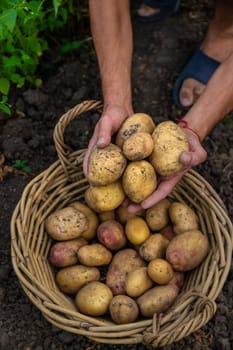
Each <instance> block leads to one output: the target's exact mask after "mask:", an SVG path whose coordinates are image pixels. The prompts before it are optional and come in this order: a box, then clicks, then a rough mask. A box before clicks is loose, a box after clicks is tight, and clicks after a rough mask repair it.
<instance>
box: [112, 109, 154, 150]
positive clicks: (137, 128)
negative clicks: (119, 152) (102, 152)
mask: <svg viewBox="0 0 233 350" xmlns="http://www.w3.org/2000/svg"><path fill="white" fill-rule="evenodd" d="M154 128H155V123H154V121H153V119H152V118H151V116H150V115H148V114H146V113H134V114H132V115H131V116H129V117H128V118H127V119H125V121H124V122H123V124H122V125H121V127H120V129H119V130H118V132H117V135H116V141H115V143H116V145H117V146H119V147H121V148H122V147H123V144H124V142H125V141H126V140H127V139H128V138H129V137H130V136H131V135H133V134H135V133H137V132H148V133H149V134H152V133H153V131H154Z"/></svg>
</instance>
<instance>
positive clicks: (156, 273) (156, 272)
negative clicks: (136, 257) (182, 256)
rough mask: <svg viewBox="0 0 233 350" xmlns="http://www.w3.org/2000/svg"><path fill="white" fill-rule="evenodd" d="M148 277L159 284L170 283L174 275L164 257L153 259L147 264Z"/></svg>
mask: <svg viewBox="0 0 233 350" xmlns="http://www.w3.org/2000/svg"><path fill="white" fill-rule="evenodd" d="M147 272H148V275H149V277H150V278H151V279H152V281H154V282H155V283H157V284H159V285H163V284H168V283H170V281H171V279H172V278H173V276H174V271H173V268H172V266H171V264H170V263H169V262H168V261H167V260H165V259H159V258H157V259H153V260H151V261H150V262H149V264H148V266H147Z"/></svg>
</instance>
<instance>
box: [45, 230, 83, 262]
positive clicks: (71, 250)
mask: <svg viewBox="0 0 233 350" xmlns="http://www.w3.org/2000/svg"><path fill="white" fill-rule="evenodd" d="M86 244H87V241H86V240H85V239H84V238H83V237H79V238H74V239H71V240H69V241H64V242H57V243H55V244H53V245H52V247H51V249H50V253H49V261H50V263H51V264H52V265H53V266H57V267H65V266H71V265H74V264H76V263H77V262H78V257H77V251H78V250H79V248H80V247H82V246H83V245H86Z"/></svg>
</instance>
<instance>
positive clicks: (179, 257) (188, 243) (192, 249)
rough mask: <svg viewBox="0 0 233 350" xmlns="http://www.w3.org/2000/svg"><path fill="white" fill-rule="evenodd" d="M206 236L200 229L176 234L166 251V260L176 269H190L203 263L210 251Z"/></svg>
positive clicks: (182, 270) (183, 270)
mask: <svg viewBox="0 0 233 350" xmlns="http://www.w3.org/2000/svg"><path fill="white" fill-rule="evenodd" d="M209 249H210V246H209V242H208V239H207V238H206V236H205V235H204V234H203V233H202V232H201V231H199V230H193V231H187V232H184V233H181V234H179V235H177V236H175V237H174V238H173V239H172V240H171V241H170V243H169V245H168V247H167V251H166V260H167V261H168V262H169V263H170V264H171V265H172V267H173V269H174V270H175V271H181V272H185V271H190V270H192V269H194V268H196V267H197V266H199V265H200V264H201V262H202V261H203V260H204V259H205V257H206V256H207V254H208V252H209Z"/></svg>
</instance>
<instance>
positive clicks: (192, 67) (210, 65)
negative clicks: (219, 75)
mask: <svg viewBox="0 0 233 350" xmlns="http://www.w3.org/2000/svg"><path fill="white" fill-rule="evenodd" d="M219 64H220V62H218V61H216V60H215V59H213V58H211V57H209V56H207V55H205V54H204V53H203V52H202V51H201V50H200V49H198V50H196V51H195V53H194V54H193V56H192V57H191V59H190V61H189V62H188V64H186V66H185V67H184V68H183V70H182V71H181V73H180V74H179V76H178V78H177V80H176V82H175V84H174V87H173V100H174V102H175V104H176V106H177V107H179V108H181V109H187V107H184V106H182V105H181V103H180V97H179V94H180V88H181V86H182V83H183V81H184V80H185V79H187V78H193V79H195V80H198V81H200V82H201V83H202V84H205V85H206V84H207V83H208V81H209V79H210V78H211V76H212V75H213V73H214V72H215V70H216V69H217V68H218V66H219Z"/></svg>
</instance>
